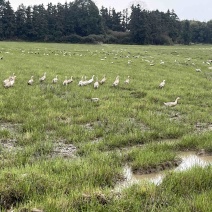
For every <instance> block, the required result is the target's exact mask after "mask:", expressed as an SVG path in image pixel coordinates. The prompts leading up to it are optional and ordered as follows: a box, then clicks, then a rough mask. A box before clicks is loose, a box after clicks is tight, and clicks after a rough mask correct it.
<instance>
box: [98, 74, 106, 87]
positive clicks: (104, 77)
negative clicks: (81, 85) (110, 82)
mask: <svg viewBox="0 0 212 212" xmlns="http://www.w3.org/2000/svg"><path fill="white" fill-rule="evenodd" d="M105 81H106V76H105V75H104V76H103V78H102V80H101V81H100V82H99V83H100V84H101V85H102V84H103V83H105Z"/></svg>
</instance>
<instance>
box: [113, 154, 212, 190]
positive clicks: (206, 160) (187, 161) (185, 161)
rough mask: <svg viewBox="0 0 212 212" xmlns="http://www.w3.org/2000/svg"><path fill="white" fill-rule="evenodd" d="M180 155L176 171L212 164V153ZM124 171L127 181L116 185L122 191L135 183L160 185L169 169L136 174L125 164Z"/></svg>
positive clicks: (116, 188)
mask: <svg viewBox="0 0 212 212" xmlns="http://www.w3.org/2000/svg"><path fill="white" fill-rule="evenodd" d="M178 156H179V157H180V158H181V159H182V162H181V163H180V165H179V166H178V167H177V168H175V169H174V171H185V170H188V169H190V168H192V167H194V166H201V167H205V166H207V165H210V164H212V155H203V156H198V155H196V154H195V152H182V153H180V154H179V155H178ZM123 172H124V173H123V174H124V178H125V181H124V182H120V183H118V184H117V186H116V187H115V190H117V191H121V190H122V189H123V188H127V187H129V186H131V185H133V184H137V183H141V182H143V183H145V182H146V183H154V184H155V185H159V184H160V183H162V181H163V178H164V177H165V175H166V173H167V170H165V171H161V172H158V173H151V174H143V175H139V174H134V173H133V172H132V169H131V167H129V166H125V167H124V171H123Z"/></svg>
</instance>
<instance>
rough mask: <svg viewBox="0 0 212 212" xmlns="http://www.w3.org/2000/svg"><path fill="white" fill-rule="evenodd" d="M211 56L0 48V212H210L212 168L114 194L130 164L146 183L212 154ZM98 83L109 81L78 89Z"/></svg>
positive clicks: (204, 52)
mask: <svg viewBox="0 0 212 212" xmlns="http://www.w3.org/2000/svg"><path fill="white" fill-rule="evenodd" d="M211 55H212V46H207V45H204V46H202V45H193V46H169V47H168V46H128V45H72V44H44V43H21V42H19V43H18V42H0V58H1V60H0V80H1V81H2V86H0V157H1V160H0V169H1V172H0V211H7V210H8V209H13V210H14V211H33V208H34V209H35V208H36V209H40V210H41V211H49V212H54V211H55V212H58V211H63V212H64V211H180V210H181V211H211V210H212V206H211V204H210V202H211V200H212V192H211V186H212V185H211V184H212V181H211V178H212V167H211V166H208V167H206V168H203V167H194V168H192V169H190V170H187V171H185V172H178V173H172V172H170V173H169V174H167V176H166V177H165V178H164V180H163V182H162V183H161V184H160V185H158V186H156V185H153V184H151V183H149V184H146V183H145V184H144V183H140V184H136V185H132V186H130V187H128V188H125V189H123V190H122V191H121V192H115V191H114V187H115V185H116V184H117V182H120V181H123V180H124V177H123V167H124V166H125V165H126V164H128V165H129V166H131V167H132V169H133V171H134V172H137V173H141V174H142V173H146V172H147V173H148V170H151V171H155V172H156V171H160V170H161V167H162V169H167V168H171V167H173V166H172V165H170V164H174V163H176V160H178V161H179V158H178V151H188V150H192V151H197V152H198V151H200V150H202V149H203V150H204V152H205V153H206V154H212V132H211V130H212V109H211V107H212V98H211V95H212V63H211V60H212V57H211ZM199 69H200V70H201V71H200V70H199ZM45 72H46V79H45V81H44V82H42V83H41V82H40V81H39V78H40V77H42V76H43V74H44V73H45ZM13 73H14V74H15V76H16V79H15V83H14V85H13V87H9V88H5V87H4V86H3V81H4V80H5V79H7V78H8V77H9V76H12V75H13ZM56 75H58V82H57V83H56V84H53V83H52V79H53V78H54V77H55V76H56ZM93 75H95V77H94V82H95V81H96V77H98V80H101V78H102V77H103V75H106V78H107V79H106V82H105V83H104V84H103V85H100V86H99V88H98V89H94V87H93V83H92V84H89V85H86V86H79V85H78V82H79V81H80V80H81V78H82V76H83V77H85V76H86V79H90V78H91V77H92V76H93ZM31 76H34V82H33V84H32V85H28V84H27V82H28V80H29V79H30V78H31ZM66 76H67V78H71V76H73V82H72V83H70V84H68V85H67V86H64V85H63V81H64V80H65V78H66ZM117 76H119V77H120V82H119V85H118V86H116V87H115V86H112V85H113V82H114V80H115V78H116V77H117ZM128 76H130V83H129V84H125V83H124V81H125V80H126V79H127V77H128ZM163 80H166V84H165V86H164V88H162V89H160V88H159V84H160V83H161V82H162V81H163ZM177 97H180V99H179V100H178V104H177V105H176V106H175V107H167V106H165V105H164V102H170V101H175V99H176V98H177ZM92 98H99V101H97V102H94V101H92ZM167 163H168V164H169V166H166V164H167ZM158 167H159V168H158Z"/></svg>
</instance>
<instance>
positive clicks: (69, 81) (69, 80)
mask: <svg viewBox="0 0 212 212" xmlns="http://www.w3.org/2000/svg"><path fill="white" fill-rule="evenodd" d="M67 82H68V84H70V83H72V82H73V76H71V79H68V81H67Z"/></svg>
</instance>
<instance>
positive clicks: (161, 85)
mask: <svg viewBox="0 0 212 212" xmlns="http://www.w3.org/2000/svg"><path fill="white" fill-rule="evenodd" d="M165 82H166V80H163V82H161V83H160V85H159V88H163V87H164V86H165Z"/></svg>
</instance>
